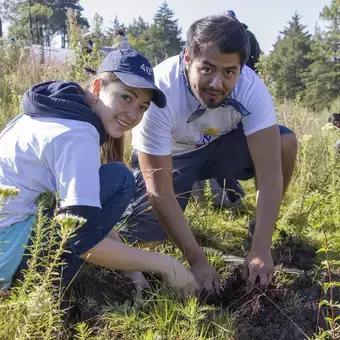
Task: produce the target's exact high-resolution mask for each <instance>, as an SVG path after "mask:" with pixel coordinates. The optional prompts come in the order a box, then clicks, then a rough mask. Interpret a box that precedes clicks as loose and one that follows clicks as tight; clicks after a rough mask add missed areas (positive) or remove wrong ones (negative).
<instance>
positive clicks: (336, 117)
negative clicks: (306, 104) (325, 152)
mask: <svg viewBox="0 0 340 340" xmlns="http://www.w3.org/2000/svg"><path fill="white" fill-rule="evenodd" d="M328 123H330V124H332V125H333V126H335V127H336V128H337V129H338V130H339V129H340V113H333V114H331V115H330V116H329V117H328ZM334 148H335V149H337V150H340V140H338V141H337V142H336V143H335V144H334Z"/></svg>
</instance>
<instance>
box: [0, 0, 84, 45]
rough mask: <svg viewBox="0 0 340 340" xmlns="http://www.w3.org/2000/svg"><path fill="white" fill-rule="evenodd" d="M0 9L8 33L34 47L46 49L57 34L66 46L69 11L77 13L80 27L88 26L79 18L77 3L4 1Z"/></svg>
mask: <svg viewBox="0 0 340 340" xmlns="http://www.w3.org/2000/svg"><path fill="white" fill-rule="evenodd" d="M2 7H3V12H4V19H5V20H6V21H8V22H9V24H10V26H9V28H8V30H9V32H10V34H11V35H14V36H16V37H18V38H19V39H23V40H25V41H27V42H31V43H35V44H46V45H48V46H49V45H50V42H51V39H52V37H53V35H55V34H56V33H59V34H60V35H61V41H62V47H65V45H66V41H67V23H66V22H67V11H68V10H69V9H72V10H75V11H76V12H77V17H78V19H77V20H78V23H79V24H80V25H82V26H87V27H88V26H89V24H88V22H87V20H86V19H85V18H83V17H82V16H81V12H82V11H83V8H82V7H81V6H80V5H79V0H4V1H3V3H2Z"/></svg>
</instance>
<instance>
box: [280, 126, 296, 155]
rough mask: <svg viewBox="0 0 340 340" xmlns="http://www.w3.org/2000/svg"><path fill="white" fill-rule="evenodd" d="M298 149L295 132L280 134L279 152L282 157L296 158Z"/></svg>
mask: <svg viewBox="0 0 340 340" xmlns="http://www.w3.org/2000/svg"><path fill="white" fill-rule="evenodd" d="M297 150H298V141H297V138H296V135H295V133H293V132H289V133H285V134H282V135H281V153H282V158H286V157H289V158H293V159H295V158H296V155H297Z"/></svg>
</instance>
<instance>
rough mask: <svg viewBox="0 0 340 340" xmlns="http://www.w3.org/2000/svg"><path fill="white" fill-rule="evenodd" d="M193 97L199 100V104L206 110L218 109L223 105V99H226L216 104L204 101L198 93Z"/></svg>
mask: <svg viewBox="0 0 340 340" xmlns="http://www.w3.org/2000/svg"><path fill="white" fill-rule="evenodd" d="M195 95H196V97H197V99H198V100H199V102H200V103H201V104H202V105H203V106H204V107H206V108H208V109H216V108H218V107H220V106H221V104H222V103H223V101H224V100H225V98H227V96H224V97H223V98H222V99H221V100H219V101H218V102H214V101H210V100H208V101H207V100H205V99H204V98H203V97H201V96H200V95H199V93H198V92H197V91H195Z"/></svg>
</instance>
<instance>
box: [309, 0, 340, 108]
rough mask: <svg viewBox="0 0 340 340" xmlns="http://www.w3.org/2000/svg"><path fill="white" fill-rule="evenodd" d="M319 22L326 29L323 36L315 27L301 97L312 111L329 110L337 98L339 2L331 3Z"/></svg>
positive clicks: (339, 88)
mask: <svg viewBox="0 0 340 340" xmlns="http://www.w3.org/2000/svg"><path fill="white" fill-rule="evenodd" d="M320 18H321V19H323V20H325V21H327V22H328V25H327V26H326V31H325V32H322V31H321V30H320V29H319V28H318V27H317V28H316V30H315V34H314V37H313V49H312V52H311V54H310V59H311V61H312V64H311V65H310V66H309V68H308V72H307V74H306V77H305V80H304V81H305V84H306V87H307V89H306V90H305V91H304V96H303V98H304V101H305V102H306V104H307V105H309V106H311V107H313V108H315V109H322V108H327V107H330V105H331V104H332V101H334V100H336V99H337V98H338V96H339V94H340V1H339V0H332V1H331V5H330V6H329V7H328V6H325V7H324V9H323V10H322V11H321V13H320Z"/></svg>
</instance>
